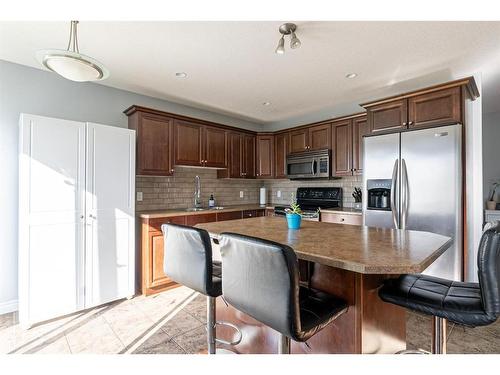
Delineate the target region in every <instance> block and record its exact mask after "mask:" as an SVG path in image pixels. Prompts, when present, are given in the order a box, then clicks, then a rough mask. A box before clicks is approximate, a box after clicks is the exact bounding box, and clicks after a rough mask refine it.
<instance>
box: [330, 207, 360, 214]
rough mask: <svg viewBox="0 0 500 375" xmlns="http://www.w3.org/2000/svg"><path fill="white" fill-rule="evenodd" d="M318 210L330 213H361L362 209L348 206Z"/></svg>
mask: <svg viewBox="0 0 500 375" xmlns="http://www.w3.org/2000/svg"><path fill="white" fill-rule="evenodd" d="M320 212H324V213H332V214H348V215H363V211H362V210H358V209H355V208H350V207H338V208H328V209H324V210H320Z"/></svg>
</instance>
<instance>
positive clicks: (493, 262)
mask: <svg viewBox="0 0 500 375" xmlns="http://www.w3.org/2000/svg"><path fill="white" fill-rule="evenodd" d="M477 263H478V276H479V283H466V282H457V281H450V280H445V279H440V278H437V277H432V276H425V275H403V276H400V277H399V278H397V279H390V280H387V281H386V282H385V284H384V286H383V287H382V288H381V289H380V290H379V296H380V298H382V300H384V301H386V302H390V303H394V304H396V305H399V306H403V307H406V308H408V309H410V310H414V311H418V312H420V313H424V314H427V315H432V316H433V336H432V353H434V354H445V353H446V320H449V321H451V322H454V323H457V324H461V325H464V326H468V327H477V326H485V325H489V324H491V323H493V322H495V321H496V320H497V317H498V316H499V315H500V223H498V222H497V223H496V224H495V225H493V226H491V227H490V228H489V229H486V230H485V231H484V232H483V235H482V237H481V242H480V244H479V251H478V254H477Z"/></svg>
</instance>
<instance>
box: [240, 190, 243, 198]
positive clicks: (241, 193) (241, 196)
mask: <svg viewBox="0 0 500 375" xmlns="http://www.w3.org/2000/svg"><path fill="white" fill-rule="evenodd" d="M240 198H243V190H240Z"/></svg>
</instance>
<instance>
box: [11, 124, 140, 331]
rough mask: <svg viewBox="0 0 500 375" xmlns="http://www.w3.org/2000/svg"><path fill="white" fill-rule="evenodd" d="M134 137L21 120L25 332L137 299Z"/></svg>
mask: <svg viewBox="0 0 500 375" xmlns="http://www.w3.org/2000/svg"><path fill="white" fill-rule="evenodd" d="M134 191H135V132H134V131H133V130H129V129H124V128H117V127H112V126H105V125H99V124H93V123H83V122H76V121H69V120H61V119H54V118H47V117H41V116H34V115H27V114H22V115H21V118H20V147H19V320H20V323H21V325H22V326H24V327H30V326H31V325H33V324H34V323H37V322H41V321H44V320H48V319H52V318H55V317H58V316H62V315H65V314H69V313H72V312H75V311H78V310H83V309H87V308H90V307H93V306H97V305H100V304H103V303H106V302H110V301H113V300H116V299H119V298H124V297H131V296H133V295H134V293H135V287H134V286H135V279H134V277H135V240H134V235H135V229H134V225H135V222H134V215H135V212H134V211H135V209H134V207H135V206H134V204H135V203H134Z"/></svg>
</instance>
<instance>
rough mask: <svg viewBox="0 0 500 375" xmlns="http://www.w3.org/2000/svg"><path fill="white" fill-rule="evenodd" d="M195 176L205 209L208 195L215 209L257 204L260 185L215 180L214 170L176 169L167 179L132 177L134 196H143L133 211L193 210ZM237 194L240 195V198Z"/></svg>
mask: <svg viewBox="0 0 500 375" xmlns="http://www.w3.org/2000/svg"><path fill="white" fill-rule="evenodd" d="M195 176H200V180H201V203H202V205H203V206H208V199H209V198H210V194H213V195H214V198H215V204H216V205H218V206H229V205H237V204H254V203H259V188H260V187H261V186H262V185H263V183H262V181H259V180H244V179H241V180H240V179H231V180H229V179H218V178H217V170H215V169H208V168H189V167H176V168H175V172H174V175H173V176H171V177H153V176H137V177H136V183H135V189H136V192H139V191H141V192H142V193H143V200H142V202H139V201H137V200H136V210H137V211H148V210H160V209H175V208H187V207H193V206H194V178H195ZM240 191H243V198H240Z"/></svg>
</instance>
